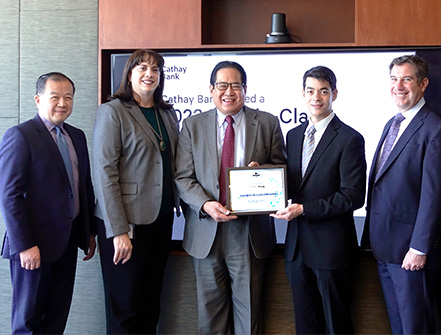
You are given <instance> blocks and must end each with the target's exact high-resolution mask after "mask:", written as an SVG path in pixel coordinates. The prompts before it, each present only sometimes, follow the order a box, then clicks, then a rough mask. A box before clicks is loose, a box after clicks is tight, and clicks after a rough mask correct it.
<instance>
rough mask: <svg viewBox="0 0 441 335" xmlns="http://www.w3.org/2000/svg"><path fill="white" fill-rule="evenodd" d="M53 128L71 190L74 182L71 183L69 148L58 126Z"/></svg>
mask: <svg viewBox="0 0 441 335" xmlns="http://www.w3.org/2000/svg"><path fill="white" fill-rule="evenodd" d="M55 130H56V131H57V144H58V150H60V154H61V157H62V158H63V162H64V166H65V167H66V171H67V175H68V177H69V183H70V187H71V190H72V192H73V191H74V187H73V185H74V183H73V172H72V161H71V159H70V156H69V148H68V147H67V142H66V138H65V137H64V135H63V133H62V131H61V129H60V127H58V126H55Z"/></svg>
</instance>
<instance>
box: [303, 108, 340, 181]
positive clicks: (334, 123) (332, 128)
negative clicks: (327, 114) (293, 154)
mask: <svg viewBox="0 0 441 335" xmlns="http://www.w3.org/2000/svg"><path fill="white" fill-rule="evenodd" d="M339 128H340V120H339V119H338V118H337V116H334V118H333V119H332V120H331V122H330V123H329V124H328V126H327V127H326V130H325V132H324V133H323V136H322V138H321V139H320V142H319V143H318V145H317V147H316V148H315V151H314V153H313V154H312V157H311V160H310V161H309V164H308V168H307V169H306V172H305V176H304V177H303V180H302V184H303V181H304V180H306V179H307V178H308V176H309V174H310V173H311V171H312V170H313V169H314V167H315V166H316V164H317V162H318V161H319V159H320V157H321V156H322V154H323V153H324V152H325V150H326V148H327V147H328V146H329V145H330V144H331V142H332V141H333V140H334V138H335V137H336V136H337V134H338V129H339ZM302 146H303V142H302ZM300 156H301V155H300ZM301 160H302V159H301V158H300V164H302V163H301ZM300 171H301V169H300Z"/></svg>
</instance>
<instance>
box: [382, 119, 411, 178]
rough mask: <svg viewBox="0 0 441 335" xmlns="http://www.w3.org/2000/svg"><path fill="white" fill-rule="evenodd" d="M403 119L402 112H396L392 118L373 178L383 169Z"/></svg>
mask: <svg viewBox="0 0 441 335" xmlns="http://www.w3.org/2000/svg"><path fill="white" fill-rule="evenodd" d="M404 119H405V117H404V116H403V114H401V113H398V114H397V115H395V118H394V120H393V121H392V124H391V126H390V128H389V131H388V133H387V135H386V139H385V140H384V146H383V153H382V154H381V158H380V162H379V163H378V166H377V172H376V173H375V179H377V178H378V175H379V173H380V171H381V170H382V169H383V166H384V163H386V160H387V158H388V157H389V155H390V152H391V151H392V147H393V145H394V143H395V140H396V139H397V135H398V131H399V130H400V125H401V122H402V121H403V120H404Z"/></svg>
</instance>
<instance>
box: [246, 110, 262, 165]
mask: <svg viewBox="0 0 441 335" xmlns="http://www.w3.org/2000/svg"><path fill="white" fill-rule="evenodd" d="M244 112H245V164H248V163H250V162H251V159H252V158H253V152H254V148H255V146H256V141H257V129H259V120H257V119H256V116H257V115H256V113H257V112H256V111H254V110H251V109H249V108H248V107H246V106H244Z"/></svg>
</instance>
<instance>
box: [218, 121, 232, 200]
mask: <svg viewBox="0 0 441 335" xmlns="http://www.w3.org/2000/svg"><path fill="white" fill-rule="evenodd" d="M225 121H227V123H228V126H227V129H226V130H225V136H224V144H223V146H222V158H221V165H220V176H219V188H220V197H219V202H220V203H221V204H222V205H224V206H225V205H226V199H227V198H226V194H227V193H226V192H227V190H226V188H227V185H226V171H225V170H226V168H227V167H233V166H234V129H233V123H234V119H233V118H232V117H231V115H228V116H227V117H226V118H225Z"/></svg>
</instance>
